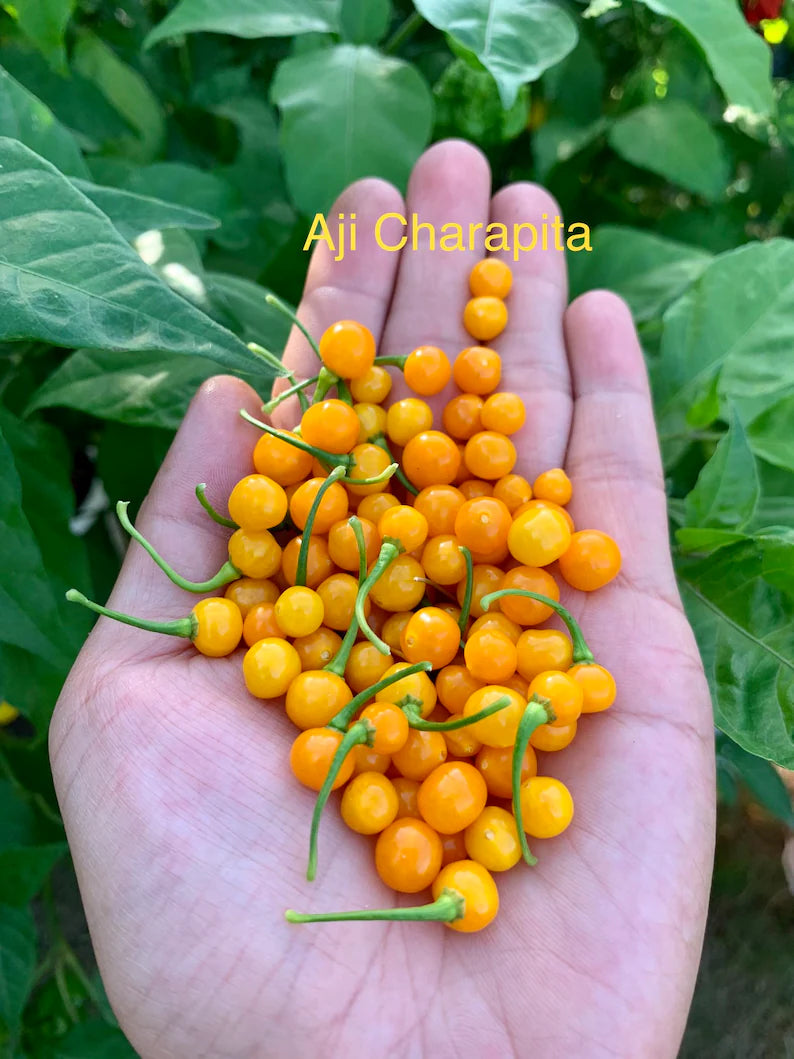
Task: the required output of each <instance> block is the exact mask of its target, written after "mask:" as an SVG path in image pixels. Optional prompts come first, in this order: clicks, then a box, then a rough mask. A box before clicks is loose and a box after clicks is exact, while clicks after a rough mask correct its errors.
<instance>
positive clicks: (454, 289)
mask: <svg viewBox="0 0 794 1059" xmlns="http://www.w3.org/2000/svg"><path fill="white" fill-rule="evenodd" d="M490 194H491V172H490V168H489V166H488V162H487V160H486V158H485V156H484V155H483V154H482V153H481V152H480V151H478V150H477V148H476V147H473V146H472V145H471V144H469V143H464V142H463V141H462V140H444V141H442V142H441V143H437V144H435V145H434V146H433V147H431V148H429V149H428V150H427V151H425V153H424V154H423V155H422V157H421V158H420V159H419V161H418V162H417V163H416V165H415V166H414V169H413V172H412V173H411V179H410V181H409V182H408V194H407V203H406V217H407V218H408V221H409V225H408V229H407V231H406V234H407V235H408V243H407V245H406V247H405V249H404V250H403V252H402V255H401V257H400V269H399V273H398V276H397V285H396V288H395V291H394V299H393V301H392V307H391V312H390V314H389V322H388V325H387V327H386V331H385V334H384V337H383V343H382V346H383V352H384V353H387V354H389V355H392V356H393V355H402V354H405V353H410V352H411V350H412V349H414V348H416V346H418V345H433V346H439V347H440V348H441V349H443V350H444V351H445V352H446V353H447V355H448V356H449V358H450V360H454V358H455V357H456V356H457V354H458V353H459V352H460V350H461V349H464V348H465V347H466V346H469V345H471V344H472V339H471V338H470V336H469V335H467V333H466V330H465V329H464V327H463V308H464V306H465V304H466V301H467V299H468V296H469V295H468V289H469V287H468V276H469V272H470V271H471V268H472V265H474V263H475V262H476V261H479V260H480V258H481V257H482V256H483V240H484V228H485V225H486V224H487V222H488V204H489V199H490ZM414 214H415V215H416V217H417V219H418V221H419V222H420V223H421V224H423V225H425V226H426V227H423V228H419V229H418V231H417V237H416V246H415V248H414V246H413V242H412V229H411V223H410V221H411V216H412V215H414ZM445 224H446V225H454V224H457V225H460V227H461V230H462V238H463V243H464V246H465V249H463V250H461V249H455V250H443V249H441V246H440V236H441V234H442V227H443V225H445ZM473 225H477V226H479V227H478V228H476V229H473V230H471V237H472V248H471V249H469V236H470V226H473ZM445 231H447V232H451V231H453V229H450V228H447V229H445ZM401 392H402V387H395V393H401ZM441 400H443V398H442V399H441Z"/></svg>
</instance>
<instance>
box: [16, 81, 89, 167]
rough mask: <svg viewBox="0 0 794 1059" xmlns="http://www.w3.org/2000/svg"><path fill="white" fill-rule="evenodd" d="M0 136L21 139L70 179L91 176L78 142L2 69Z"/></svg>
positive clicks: (37, 100)
mask: <svg viewBox="0 0 794 1059" xmlns="http://www.w3.org/2000/svg"><path fill="white" fill-rule="evenodd" d="M0 136H9V137H11V139H14V140H21V142H22V143H24V144H25V145H26V146H27V147H30V148H31V150H33V151H36V153H37V154H40V155H41V156H42V157H43V158H46V159H47V161H48V162H52V164H53V165H54V166H57V167H58V169H60V170H61V172H62V173H66V174H67V175H68V176H76V177H85V176H88V166H87V165H86V164H85V162H84V161H83V156H82V154H81V153H80V148H79V147H78V146H77V142H76V140H75V139H74V137H73V136H72V134H71V133H70V132H69V130H68V129H67V128H65V127H64V126H63V125H61V123H60V122H59V121H58V120H57V119H56V117H55V115H54V114H53V113H52V111H51V110H50V109H49V107H47V106H46V105H45V104H44V103H42V102H41V100H40V99H37V98H36V96H34V95H32V93H30V92H28V90H27V89H26V88H24V87H23V86H22V85H21V84H20V83H19V81H16V80H14V78H13V77H12V76H11V74H9V73H7V72H6V71H5V70H4V69H3V68H2V67H0Z"/></svg>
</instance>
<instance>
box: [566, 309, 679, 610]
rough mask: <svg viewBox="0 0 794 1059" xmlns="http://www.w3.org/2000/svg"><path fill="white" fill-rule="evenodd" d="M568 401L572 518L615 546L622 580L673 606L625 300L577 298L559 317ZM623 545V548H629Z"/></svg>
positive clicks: (660, 498)
mask: <svg viewBox="0 0 794 1059" xmlns="http://www.w3.org/2000/svg"><path fill="white" fill-rule="evenodd" d="M565 336H566V340H567V344H568V352H569V358H570V365H571V375H572V379H573V391H574V398H575V405H574V414H573V429H572V433H571V440H570V445H569V447H568V457H567V468H568V473H569V475H570V476H571V479H572V481H573V489H574V492H573V500H572V502H571V514H572V515H573V518H574V521H575V522H576V525H577V526H579V527H580V528H582V529H584V528H585V527H586V526H588V525H590V524H591V523H593V522H596V523H597V525H598V528H599V529H603V530H604V531H605V532H607V533H609V534H610V535H611V536H613V537H614V538H615V539H616V540H617V541H618V544H619V545H620V546H621V550H622V552H623V558H624V565H623V570H622V572H621V575H620V576H621V578H622V579H624V580H626V579H627V580H628V581H629V582H630V583H631V584H632V585H633V587H635V588H637V589H638V590H640V591H642V592H649V593H654V594H658V595H662V596H663V597H667V598H669V599H670V601H671V602H674V603H676V605H677V603H678V596H677V592H676V590H675V579H674V576H673V570H672V563H671V561H670V544H669V539H668V533H667V505H666V499H665V492H664V478H663V474H662V461H661V456H660V454H659V443H658V441H657V434H656V426H655V423H654V418H653V406H652V403H651V395H650V390H649V386H648V374H647V372H646V370H645V362H644V360H643V355H642V350H641V349H640V344H639V340H638V338H637V333H636V331H635V329H634V324H633V322H632V319H631V313H630V311H629V309H628V307H627V305H626V304H625V302H624V301H623V300H622V299H621V298H618V297H617V296H616V295H614V294H610V293H609V292H607V291H591V292H590V293H588V294H583V295H582V296H581V297H580V298H577V299H576V301H575V302H574V303H573V304H572V305H571V306H570V308H569V309H568V311H567V313H566V314H565ZM629 544H630V546H629Z"/></svg>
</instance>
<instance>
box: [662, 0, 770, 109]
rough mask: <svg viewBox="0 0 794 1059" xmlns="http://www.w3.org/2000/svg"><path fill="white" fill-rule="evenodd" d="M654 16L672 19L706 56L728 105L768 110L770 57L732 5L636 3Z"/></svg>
mask: <svg viewBox="0 0 794 1059" xmlns="http://www.w3.org/2000/svg"><path fill="white" fill-rule="evenodd" d="M642 3H644V4H645V6H646V7H649V8H650V9H651V10H652V11H655V12H656V13H657V14H659V15H667V16H668V17H669V18H672V19H675V21H676V22H679V23H680V24H681V25H682V26H683V27H684V29H686V30H688V32H689V33H691V34H692V36H693V37H694V38H695V40H696V41H697V42H698V44H699V45H700V47H701V48H702V49H703V51H704V52H705V53H706V59H707V61H708V64H709V66H710V67H711V69H712V72H713V74H714V77H715V78H716V80H717V81H718V82H719V85H720V87H721V88H722V90H723V92H724V93H725V97H726V99H727V100H728V102H729V103H733V104H735V105H736V106H738V107H746V108H747V109H748V110H751V111H754V112H755V113H758V114H770V113H771V112H772V108H773V105H774V98H773V93H772V84H771V78H770V73H771V70H770V66H771V52H770V49H769V47H768V45H767V44H766V43H765V42H764V40H763V38H762V37H760V36H759V35H758V34H757V33H755V32H754V31H753V30H752V29H751V28H750V27H749V26H748V25H747V23H746V22H745V20H744V16H743V15H742V12H741V8H740V7H739V5H738V4H734V3H733V2H732V0H697V3H693V2H692V0H642Z"/></svg>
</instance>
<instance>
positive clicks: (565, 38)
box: [416, 0, 578, 109]
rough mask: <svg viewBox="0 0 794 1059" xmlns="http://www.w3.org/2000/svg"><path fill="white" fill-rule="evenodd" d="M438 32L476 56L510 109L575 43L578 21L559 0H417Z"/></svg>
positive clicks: (417, 3) (422, 12) (419, 7)
mask: <svg viewBox="0 0 794 1059" xmlns="http://www.w3.org/2000/svg"><path fill="white" fill-rule="evenodd" d="M416 9H417V11H418V12H419V14H420V15H422V16H423V18H426V19H427V21H428V22H430V23H431V25H433V26H435V27H436V28H437V29H440V30H443V31H444V32H445V33H449V35H450V36H451V37H453V38H454V39H455V40H456V41H458V43H460V44H462V45H463V47H464V48H468V49H469V50H470V51H472V52H474V54H475V55H476V56H477V58H478V59H479V60H480V62H481V63H482V64H483V66H484V67H485V68H486V69H487V70H489V71H490V72H491V73H492V74H493V76H494V78H495V80H496V83H497V85H498V86H499V94H500V96H501V97H502V103H503V105H504V107H505V109H508V108H509V107H511V106H512V105H513V103H514V102H515V99H516V96H517V95H518V90H519V88H520V87H521V85H523V84H526V83H527V82H528V81H536V80H537V79H538V78H539V77H540V75H541V74H542V73H543V71H544V70H548V69H549V67H550V66H554V64H555V63H558V62H559V61H560V59H562V58H563V57H564V56H566V55H567V54H568V52H569V51H571V50H572V49H573V47H574V46H575V44H576V40H577V37H578V32H577V28H576V23H575V22H574V20H573V19H572V18H571V16H570V15H569V14H568V13H567V12H566V11H565V10H564V8H563V7H562V6H561V5H559V4H557V3H555V2H554V0H417V2H416Z"/></svg>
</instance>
